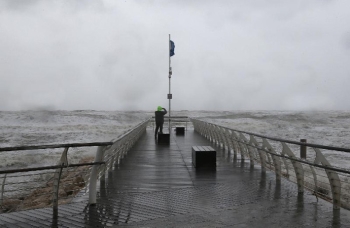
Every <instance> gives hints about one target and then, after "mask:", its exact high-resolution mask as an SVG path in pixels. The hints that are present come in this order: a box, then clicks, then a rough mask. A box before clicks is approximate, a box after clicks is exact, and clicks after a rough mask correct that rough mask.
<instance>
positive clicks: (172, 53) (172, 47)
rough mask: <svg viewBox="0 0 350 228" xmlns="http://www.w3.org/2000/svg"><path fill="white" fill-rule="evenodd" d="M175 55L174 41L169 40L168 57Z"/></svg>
mask: <svg viewBox="0 0 350 228" xmlns="http://www.w3.org/2000/svg"><path fill="white" fill-rule="evenodd" d="M173 55H175V43H174V42H173V41H171V40H170V57H171V56H173Z"/></svg>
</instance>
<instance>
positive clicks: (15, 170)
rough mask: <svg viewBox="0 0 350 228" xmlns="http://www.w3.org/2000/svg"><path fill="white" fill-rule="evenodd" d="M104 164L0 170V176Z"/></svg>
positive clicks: (92, 163)
mask: <svg viewBox="0 0 350 228" xmlns="http://www.w3.org/2000/svg"><path fill="white" fill-rule="evenodd" d="M105 163H106V162H88V163H79V164H69V165H52V166H42V167H35V168H25V169H8V170H0V174H9V173H23V172H31V171H39V170H47V169H57V168H70V167H79V166H92V165H103V164H105Z"/></svg>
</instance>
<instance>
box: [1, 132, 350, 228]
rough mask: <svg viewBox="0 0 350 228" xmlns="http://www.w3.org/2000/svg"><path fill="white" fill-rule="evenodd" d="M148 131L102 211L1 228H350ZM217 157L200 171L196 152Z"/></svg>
mask: <svg viewBox="0 0 350 228" xmlns="http://www.w3.org/2000/svg"><path fill="white" fill-rule="evenodd" d="M153 134H154V133H153V131H152V130H147V131H146V133H145V134H144V135H143V136H142V137H141V138H140V140H139V141H138V142H137V143H136V145H135V146H134V147H133V148H132V149H131V150H130V151H129V153H128V154H127V155H126V157H125V158H124V159H123V160H122V161H121V163H120V164H119V165H118V166H116V167H115V170H113V171H111V172H109V173H108V178H107V180H106V181H105V182H101V183H100V187H99V194H98V201H97V204H96V206H88V205H87V202H88V201H87V199H86V198H84V197H83V198H80V199H76V200H75V202H74V203H70V204H67V205H62V206H60V207H59V217H58V220H57V221H52V209H51V208H44V209H37V210H29V211H23V212H15V213H8V214H1V215H0V227H70V228H71V227H284V228H285V227H350V213H349V211H347V210H344V209H341V210H340V211H339V210H338V211H333V207H332V205H331V204H330V203H328V202H325V201H323V200H318V201H317V199H316V197H315V196H313V195H312V194H311V193H309V192H305V193H304V194H303V195H300V194H298V192H297V186H296V185H295V184H294V183H290V182H288V181H286V180H282V181H281V182H280V183H276V180H275V174H274V173H272V172H269V171H267V172H266V173H263V172H261V169H260V166H258V165H256V166H255V167H250V163H249V161H241V160H240V159H239V158H238V159H234V157H233V155H232V154H229V153H228V152H227V151H223V150H220V149H219V148H216V147H215V146H213V145H211V143H210V142H208V141H207V140H206V139H205V138H203V137H202V136H200V135H199V134H197V133H196V132H194V131H193V130H188V131H186V132H185V135H184V136H176V135H175V134H172V136H171V141H170V145H157V144H156V142H155V140H154V135H153ZM192 146H212V147H214V148H216V149H217V167H216V170H196V169H195V168H193V167H192V158H191V147H192Z"/></svg>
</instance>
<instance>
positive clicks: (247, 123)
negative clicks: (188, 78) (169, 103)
mask: <svg viewBox="0 0 350 228" xmlns="http://www.w3.org/2000/svg"><path fill="white" fill-rule="evenodd" d="M153 114H154V112H153V111H94V110H77V111H43V110H40V111H1V112H0V147H11V146H27V145H44V144H45V145H46V144H62V143H88V142H107V141H111V140H113V139H115V138H117V136H118V135H120V134H122V133H123V132H125V131H127V130H128V129H130V128H132V127H133V126H135V125H137V124H138V123H140V122H141V121H143V120H146V119H148V118H150V117H152V115H153ZM172 116H189V117H197V118H201V119H203V120H206V121H209V122H212V123H216V124H219V125H223V126H226V127H230V128H233V129H236V130H243V131H247V132H252V133H257V134H261V135H266V136H272V137H278V138H282V139H288V140H295V141H299V140H300V139H307V142H308V143H314V144H321V145H328V146H335V147H344V148H350V111H317V112H316V111H315V112H310V111H308V112H297V111H186V110H184V111H172ZM150 127H151V126H150ZM190 127H191V126H190ZM95 151H96V149H95V148H76V149H72V150H71V152H70V154H69V156H70V159H71V162H74V161H78V160H79V159H81V158H84V157H86V156H94V154H95ZM61 153H62V150H37V151H30V152H28V151H19V152H2V153H0V161H1V162H0V169H13V168H23V167H33V166H38V165H40V166H42V165H53V164H56V163H57V161H58V159H59V157H60V156H61ZM331 157H332V163H333V164H334V163H336V165H337V166H340V167H343V168H350V162H349V161H350V156H348V154H347V153H334V154H333V155H332V156H331Z"/></svg>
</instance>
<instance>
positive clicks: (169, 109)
mask: <svg viewBox="0 0 350 228" xmlns="http://www.w3.org/2000/svg"><path fill="white" fill-rule="evenodd" d="M170 48H171V45H170V34H169V94H171V60H170ZM168 99H169V135H170V132H171V127H170V119H171V99H170V97H168Z"/></svg>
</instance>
